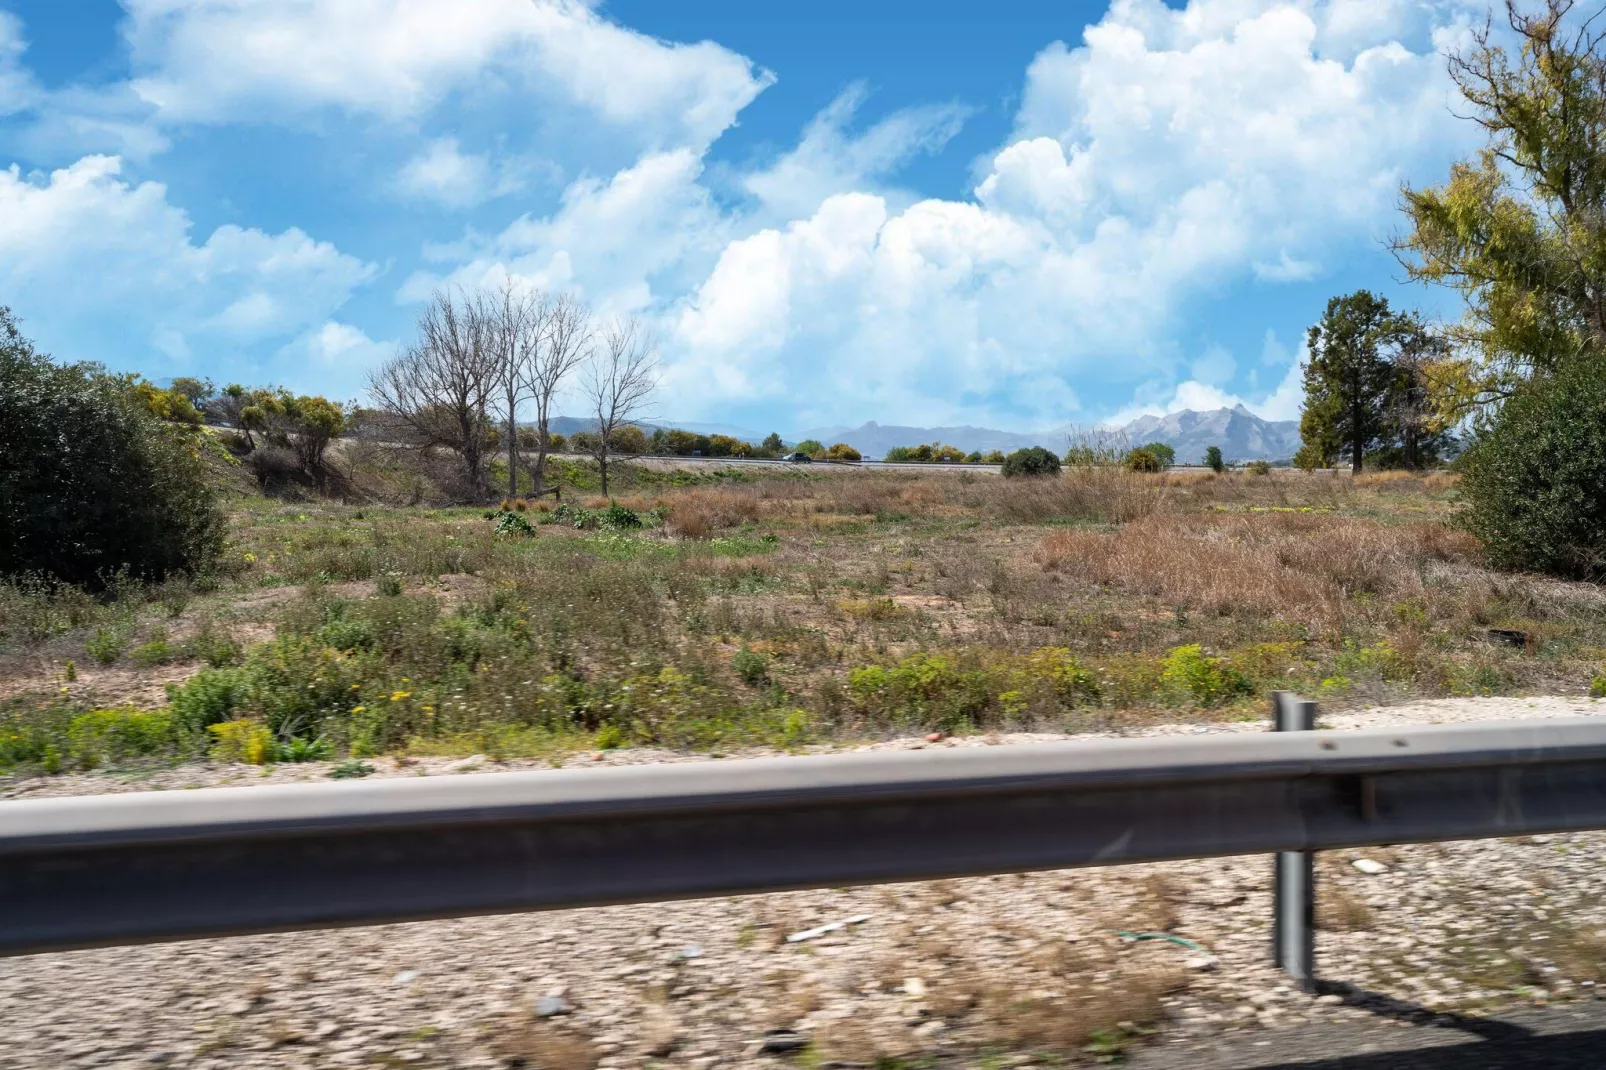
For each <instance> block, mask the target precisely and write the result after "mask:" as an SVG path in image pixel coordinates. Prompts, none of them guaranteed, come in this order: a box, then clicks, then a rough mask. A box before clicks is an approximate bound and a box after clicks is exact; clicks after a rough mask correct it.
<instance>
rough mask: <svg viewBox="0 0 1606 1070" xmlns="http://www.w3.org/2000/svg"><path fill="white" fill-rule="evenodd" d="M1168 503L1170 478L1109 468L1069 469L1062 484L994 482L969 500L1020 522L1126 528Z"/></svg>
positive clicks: (975, 489)
mask: <svg viewBox="0 0 1606 1070" xmlns="http://www.w3.org/2000/svg"><path fill="white" fill-rule="evenodd" d="M1168 498H1169V484H1168V482H1167V479H1166V477H1164V476H1145V475H1142V474H1140V473H1136V472H1129V471H1127V470H1126V469H1125V468H1119V467H1114V466H1108V465H1105V466H1096V467H1094V466H1079V467H1072V468H1067V469H1065V470H1064V471H1063V472H1062V473H1061V475H1060V476H1059V478H1057V479H989V480H987V481H985V482H977V483H975V484H974V485H973V486H971V487H970V488H968V492H967V493H966V494H965V495H964V500H965V504H967V505H969V506H971V507H972V508H976V509H980V510H982V511H985V512H988V513H991V514H992V515H993V516H996V517H998V518H1000V519H1003V520H1010V521H1015V522H1017V523H1033V522H1040V521H1044V520H1062V519H1069V520H1097V521H1103V522H1106V523H1112V524H1124V523H1127V522H1129V521H1132V520H1137V519H1140V518H1142V517H1146V516H1151V515H1153V514H1154V513H1157V512H1160V511H1162V510H1163V509H1165V508H1166V507H1167V505H1168V504H1169V501H1168Z"/></svg>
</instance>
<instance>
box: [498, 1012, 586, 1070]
mask: <svg viewBox="0 0 1606 1070" xmlns="http://www.w3.org/2000/svg"><path fill="white" fill-rule="evenodd" d="M489 1028H490V1030H491V1031H492V1034H493V1035H492V1036H491V1038H490V1042H489V1047H490V1049H491V1053H492V1054H493V1055H495V1056H496V1058H497V1059H498V1060H500V1061H501V1063H502V1065H504V1066H508V1067H525V1068H528V1070H595V1067H596V1065H597V1061H598V1059H599V1054H598V1052H597V1049H596V1046H595V1045H593V1044H592V1043H591V1041H590V1040H589V1039H588V1038H586V1037H583V1036H580V1035H579V1034H577V1033H573V1032H569V1031H567V1030H565V1029H562V1028H561V1027H559V1026H556V1025H553V1024H552V1023H550V1022H545V1021H542V1020H540V1019H538V1018H535V1017H534V1016H532V1015H527V1014H526V1015H519V1016H516V1017H514V1018H512V1019H511V1020H509V1019H502V1020H499V1021H495V1022H492V1023H490V1024H489Z"/></svg>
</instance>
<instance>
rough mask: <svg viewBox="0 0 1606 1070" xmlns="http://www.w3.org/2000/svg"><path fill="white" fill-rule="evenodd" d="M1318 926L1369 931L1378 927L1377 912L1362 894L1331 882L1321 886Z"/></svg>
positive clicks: (1317, 912)
mask: <svg viewBox="0 0 1606 1070" xmlns="http://www.w3.org/2000/svg"><path fill="white" fill-rule="evenodd" d="M1319 887H1320V891H1319V892H1318V894H1317V900H1316V927H1317V928H1318V929H1326V930H1328V931H1330V932H1340V933H1353V932H1367V931H1370V930H1371V929H1374V928H1376V927H1377V913H1376V911H1374V910H1373V909H1372V908H1371V907H1370V906H1369V905H1368V904H1367V902H1366V900H1364V899H1362V898H1361V897H1360V896H1358V895H1356V894H1355V893H1353V892H1351V891H1350V890H1349V889H1347V888H1344V887H1342V886H1336V885H1332V884H1330V883H1328V884H1325V885H1322V886H1319Z"/></svg>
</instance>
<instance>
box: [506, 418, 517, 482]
mask: <svg viewBox="0 0 1606 1070" xmlns="http://www.w3.org/2000/svg"><path fill="white" fill-rule="evenodd" d="M514 401H515V399H514V398H512V397H509V398H508V399H507V496H508V497H509V498H517V497H518V496H519V424H518V420H517V419H516V418H515V415H514V412H515V410H516V408H517V406H516V405H515V404H514Z"/></svg>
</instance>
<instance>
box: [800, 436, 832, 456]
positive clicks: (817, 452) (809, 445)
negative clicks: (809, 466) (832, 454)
mask: <svg viewBox="0 0 1606 1070" xmlns="http://www.w3.org/2000/svg"><path fill="white" fill-rule="evenodd" d="M792 452H793V453H806V454H808V455H809V456H810V457H823V456H825V444H824V443H822V442H821V441H820V440H819V439H817V438H806V439H804V440H803V441H802V442H799V443H798V444H797V449H795V450H793V451H792Z"/></svg>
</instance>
